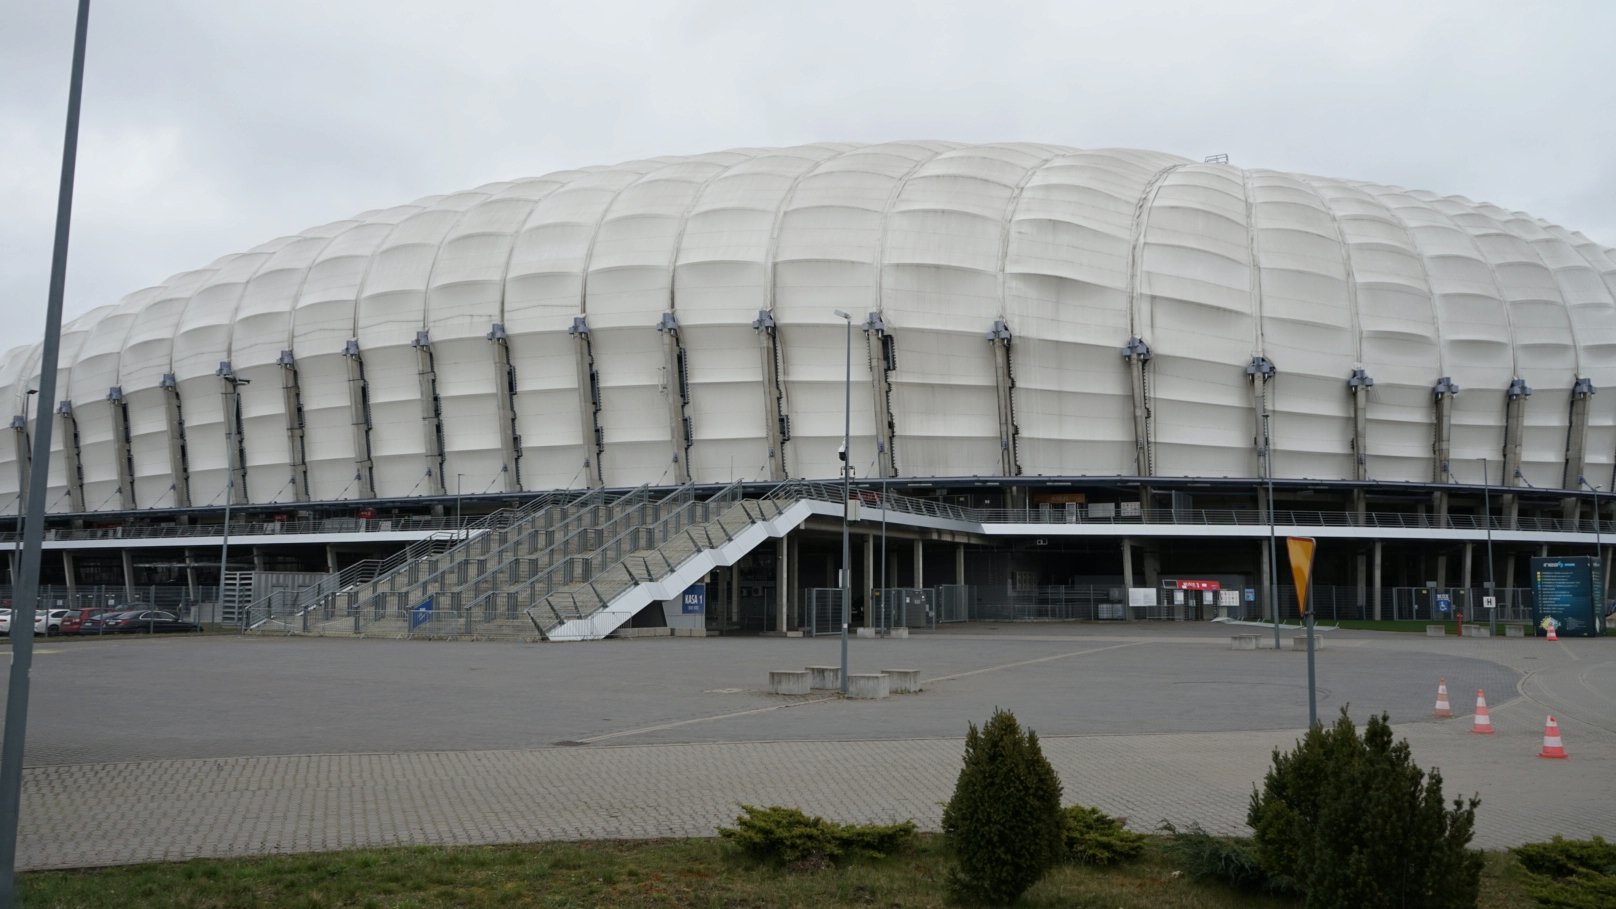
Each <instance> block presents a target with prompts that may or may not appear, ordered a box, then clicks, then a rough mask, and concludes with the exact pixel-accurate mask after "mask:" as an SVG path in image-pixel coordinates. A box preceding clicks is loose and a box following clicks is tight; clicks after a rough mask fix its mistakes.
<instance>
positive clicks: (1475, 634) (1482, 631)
mask: <svg viewBox="0 0 1616 909" xmlns="http://www.w3.org/2000/svg"><path fill="white" fill-rule="evenodd" d="M1492 636H1493V631H1492V629H1491V628H1488V627H1487V626H1486V625H1466V626H1465V637H1467V638H1490V637H1492Z"/></svg>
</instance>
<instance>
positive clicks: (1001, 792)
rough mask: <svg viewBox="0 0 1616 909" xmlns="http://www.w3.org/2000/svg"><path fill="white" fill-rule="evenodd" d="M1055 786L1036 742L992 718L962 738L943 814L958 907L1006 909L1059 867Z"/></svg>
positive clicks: (1061, 838)
mask: <svg viewBox="0 0 1616 909" xmlns="http://www.w3.org/2000/svg"><path fill="white" fill-rule="evenodd" d="M1060 799H1061V784H1060V778H1059V777H1058V776H1056V775H1055V768H1054V767H1052V766H1050V763H1049V761H1048V760H1047V759H1045V757H1044V753H1043V749H1041V748H1040V747H1039V745H1038V735H1037V733H1035V732H1033V731H1032V730H1030V729H1029V730H1027V731H1025V732H1023V731H1022V729H1021V724H1020V723H1018V722H1016V718H1015V715H1014V714H1012V713H1010V712H1009V711H1007V710H995V711H994V712H993V716H992V717H990V718H989V719H988V721H987V723H986V725H984V726H983V727H982V729H981V730H980V731H978V729H977V728H976V725H975V724H974V723H973V724H971V727H970V731H969V732H968V733H966V736H965V756H964V766H963V767H962V768H961V769H960V774H959V779H958V780H957V781H956V782H955V784H954V796H953V798H951V799H949V801H948V805H947V806H946V807H945V808H944V809H943V832H944V833H945V834H947V835H948V839H949V843H950V845H951V846H952V848H953V851H954V858H955V862H956V864H955V866H954V867H953V868H952V869H951V870H950V873H949V883H950V884H951V886H952V887H953V889H954V892H955V894H956V895H957V896H959V897H961V898H963V899H966V900H975V901H979V902H984V903H990V904H996V905H1007V904H1010V903H1013V902H1015V901H1016V900H1017V899H1019V898H1020V897H1021V894H1022V893H1024V892H1026V890H1027V888H1029V887H1031V886H1032V885H1033V884H1036V883H1037V882H1038V879H1039V878H1041V877H1043V875H1044V872H1045V871H1047V870H1049V869H1050V868H1051V867H1053V866H1055V865H1056V864H1058V863H1059V862H1060V861H1061V857H1062V853H1063V852H1064V848H1065V826H1066V825H1065V817H1064V816H1063V815H1062V813H1061V804H1060Z"/></svg>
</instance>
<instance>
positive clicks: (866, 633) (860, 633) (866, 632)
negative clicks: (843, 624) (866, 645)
mask: <svg viewBox="0 0 1616 909" xmlns="http://www.w3.org/2000/svg"><path fill="white" fill-rule="evenodd" d="M875 633H876V629H874V628H855V629H854V630H853V634H854V635H855V636H856V637H861V638H873V637H875Z"/></svg>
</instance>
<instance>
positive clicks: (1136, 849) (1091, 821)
mask: <svg viewBox="0 0 1616 909" xmlns="http://www.w3.org/2000/svg"><path fill="white" fill-rule="evenodd" d="M1061 816H1062V818H1063V820H1064V821H1065V839H1066V860H1067V861H1068V862H1071V863H1072V864H1074V865H1101V866H1103V865H1120V864H1123V863H1124V862H1131V861H1133V860H1134V859H1136V858H1138V857H1140V856H1141V855H1144V854H1145V837H1144V836H1143V835H1142V834H1138V833H1134V832H1133V831H1131V830H1129V829H1127V828H1126V827H1124V826H1122V822H1121V821H1119V820H1117V819H1116V818H1114V817H1112V816H1111V815H1109V814H1106V813H1105V812H1103V811H1101V810H1100V809H1098V808H1090V807H1088V806H1087V805H1071V806H1068V807H1067V808H1064V809H1062V810H1061Z"/></svg>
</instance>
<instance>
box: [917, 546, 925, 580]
mask: <svg viewBox="0 0 1616 909" xmlns="http://www.w3.org/2000/svg"><path fill="white" fill-rule="evenodd" d="M925 562H926V541H924V540H915V586H916V587H917V588H918V587H925V586H926V575H925V571H924V568H925Z"/></svg>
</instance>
